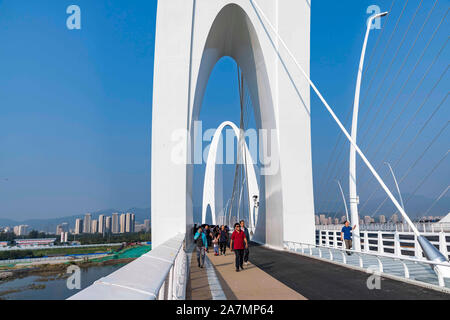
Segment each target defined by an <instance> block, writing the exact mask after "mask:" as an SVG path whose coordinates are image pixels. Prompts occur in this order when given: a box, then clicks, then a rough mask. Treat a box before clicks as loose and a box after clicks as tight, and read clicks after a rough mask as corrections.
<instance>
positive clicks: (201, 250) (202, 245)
mask: <svg viewBox="0 0 450 320" xmlns="http://www.w3.org/2000/svg"><path fill="white" fill-rule="evenodd" d="M194 241H195V244H196V250H197V262H198V266H199V267H200V268H203V266H204V265H205V251H206V249H207V248H208V241H207V240H206V235H205V233H204V232H203V230H202V227H200V228H198V230H197V233H196V234H195V235H194Z"/></svg>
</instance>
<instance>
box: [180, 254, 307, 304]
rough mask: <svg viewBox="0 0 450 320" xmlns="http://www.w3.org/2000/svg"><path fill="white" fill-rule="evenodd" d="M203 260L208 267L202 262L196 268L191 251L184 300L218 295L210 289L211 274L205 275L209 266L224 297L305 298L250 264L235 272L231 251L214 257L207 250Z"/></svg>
mask: <svg viewBox="0 0 450 320" xmlns="http://www.w3.org/2000/svg"><path fill="white" fill-rule="evenodd" d="M207 259H209V262H210V266H209V267H208V263H205V267H204V268H199V267H198V265H197V258H196V255H195V253H194V254H192V259H191V264H190V266H191V272H190V279H189V282H188V287H187V295H186V297H187V299H192V300H212V299H213V296H218V294H217V292H214V291H215V290H217V287H216V285H211V279H210V278H211V277H208V272H209V268H212V270H213V271H214V272H215V276H216V277H217V279H218V282H219V283H220V287H221V290H222V292H223V297H225V298H226V299H227V300H305V297H304V296H302V295H301V294H299V293H297V292H296V291H294V290H293V289H291V288H289V287H288V286H286V285H285V284H283V283H282V282H280V281H278V280H277V279H275V278H274V277H272V276H271V275H269V274H268V273H266V272H264V271H263V270H261V269H260V268H258V267H257V266H255V265H253V264H251V263H249V264H248V266H244V270H242V271H240V272H236V271H235V267H234V265H235V264H234V253H232V252H228V253H227V255H226V256H214V253H213V252H210V253H208V255H207ZM211 288H212V289H213V290H211ZM211 291H212V292H213V294H212V293H211Z"/></svg>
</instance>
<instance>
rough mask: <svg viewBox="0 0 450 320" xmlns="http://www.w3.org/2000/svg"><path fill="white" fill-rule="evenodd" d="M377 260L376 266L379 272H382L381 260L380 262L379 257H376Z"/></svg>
mask: <svg viewBox="0 0 450 320" xmlns="http://www.w3.org/2000/svg"><path fill="white" fill-rule="evenodd" d="M377 260H378V268H379V269H380V272H383V262H381V259H380V258H379V257H377Z"/></svg>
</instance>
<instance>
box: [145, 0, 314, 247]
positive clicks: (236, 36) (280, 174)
mask: <svg viewBox="0 0 450 320" xmlns="http://www.w3.org/2000/svg"><path fill="white" fill-rule="evenodd" d="M258 5H259V6H260V7H261V8H262V9H263V10H264V12H265V13H266V14H267V15H268V17H269V19H270V20H271V21H272V23H273V24H274V25H275V26H276V28H277V32H278V33H279V34H280V35H282V36H283V38H284V39H285V42H286V43H287V45H288V46H289V48H290V49H291V51H292V53H293V54H294V56H295V57H296V59H297V61H299V63H300V64H301V65H302V67H303V69H304V70H306V72H307V73H308V74H309V57H310V55H309V37H310V6H309V2H308V1H304V0H284V1H273V0H259V1H258ZM156 30H157V31H156V50H155V73H154V92H153V120H152V121H153V126H152V130H153V132H152V233H153V234H152V236H153V239H152V240H153V245H154V246H155V247H156V246H158V245H159V244H161V243H163V242H164V241H165V240H166V239H169V238H170V237H172V236H173V235H174V234H175V233H177V232H186V234H187V236H188V237H191V234H192V232H191V228H192V224H193V213H192V175H193V167H192V165H190V164H189V163H191V162H189V161H187V159H188V158H189V156H188V154H189V153H190V152H189V151H191V150H192V148H193V146H192V143H191V141H192V140H193V139H192V137H193V132H192V127H193V121H195V120H197V119H198V118H199V114H200V109H201V105H202V100H203V95H204V92H205V89H206V85H207V82H208V79H209V75H210V73H211V71H212V69H213V67H214V65H215V64H216V62H217V61H218V60H219V59H220V58H221V57H223V56H230V57H232V58H234V59H235V60H236V62H237V63H238V64H239V66H240V67H241V69H242V70H243V73H244V76H245V78H246V81H247V83H248V85H249V92H250V96H251V98H252V104H253V105H254V107H255V110H254V114H255V117H256V123H257V126H258V129H259V128H262V129H267V130H270V129H273V130H276V133H275V139H274V140H273V141H272V142H271V144H270V150H264V151H265V154H267V155H272V156H276V157H277V158H278V160H279V161H274V162H275V163H277V165H275V169H274V170H273V172H270V173H271V174H269V175H266V176H265V177H264V179H262V180H263V181H262V185H261V197H260V208H259V219H260V222H259V223H258V228H257V229H256V232H255V239H256V240H259V241H260V242H264V243H268V244H271V245H273V246H278V247H281V246H282V243H283V240H289V241H299V242H306V243H314V207H313V184H312V164H311V141H310V102H309V100H310V89H309V85H308V82H307V81H306V79H305V78H304V77H303V76H302V74H301V73H300V71H299V70H298V69H297V68H295V67H294V62H293V61H291V60H290V59H287V56H286V52H284V50H283V49H281V48H279V47H278V43H277V40H276V37H275V36H274V35H273V34H271V31H269V30H268V29H267V27H266V26H265V25H264V24H263V23H262V20H261V17H260V16H259V15H258V13H257V11H256V9H255V7H254V6H253V5H252V2H251V1H249V0H233V1H231V0H195V1H194V0H172V1H159V2H158V14H157V26H156ZM180 129H181V130H185V131H186V132H188V134H187V136H186V137H182V138H181V139H180V140H178V141H172V139H171V138H172V133H173V132H175V131H177V130H180ZM263 140H264V139H263ZM180 141H181V146H182V148H181V149H185V151H188V152H185V154H183V152H181V154H182V156H183V157H185V159H186V162H185V163H184V164H183V163H181V164H177V163H174V162H173V161H172V158H171V154H172V152H173V149H174V147H176V146H179V145H180ZM266 145H267V144H266ZM181 151H183V150H181ZM262 160H263V161H267V160H268V157H263V159H262ZM186 163H188V164H186ZM186 228H187V231H186Z"/></svg>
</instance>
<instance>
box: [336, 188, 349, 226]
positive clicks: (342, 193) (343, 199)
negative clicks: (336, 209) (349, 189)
mask: <svg viewBox="0 0 450 320" xmlns="http://www.w3.org/2000/svg"><path fill="white" fill-rule="evenodd" d="M336 182H337V184H338V185H339V189H340V190H341V195H342V201H344V207H345V215H346V216H347V221H349V222H350V220H349V217H348V209H347V201H345V195H344V190H342V186H341V183H340V182H339V180H336Z"/></svg>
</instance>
